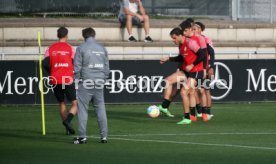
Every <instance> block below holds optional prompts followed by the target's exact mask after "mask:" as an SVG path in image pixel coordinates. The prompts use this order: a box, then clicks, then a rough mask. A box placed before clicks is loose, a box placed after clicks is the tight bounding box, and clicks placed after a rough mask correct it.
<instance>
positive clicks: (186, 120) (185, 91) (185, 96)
mask: <svg viewBox="0 0 276 164" xmlns="http://www.w3.org/2000/svg"><path fill="white" fill-rule="evenodd" d="M180 95H181V98H182V105H183V109H184V117H183V119H182V120H181V121H180V122H178V123H177V124H179V125H183V124H190V123H191V119H190V103H189V87H188V86H187V85H186V84H184V86H183V87H182V88H181V90H180Z"/></svg>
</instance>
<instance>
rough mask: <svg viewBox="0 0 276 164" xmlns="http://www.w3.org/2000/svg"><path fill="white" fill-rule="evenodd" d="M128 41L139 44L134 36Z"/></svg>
mask: <svg viewBox="0 0 276 164" xmlns="http://www.w3.org/2000/svg"><path fill="white" fill-rule="evenodd" d="M128 41H129V42H137V40H136V39H135V38H134V37H133V36H131V37H129V38H128Z"/></svg>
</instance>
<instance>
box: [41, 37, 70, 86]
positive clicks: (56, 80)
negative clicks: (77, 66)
mask: <svg viewBox="0 0 276 164" xmlns="http://www.w3.org/2000/svg"><path fill="white" fill-rule="evenodd" d="M48 56H49V57H50V68H51V73H50V76H51V77H50V80H51V83H52V84H71V83H72V82H73V79H74V65H73V62H72V59H74V56H75V50H74V48H73V47H72V46H71V45H70V44H68V43H66V42H56V43H54V44H52V45H51V46H50V47H49V48H48V49H47V50H46V53H45V57H48Z"/></svg>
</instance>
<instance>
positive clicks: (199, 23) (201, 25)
mask: <svg viewBox="0 0 276 164" xmlns="http://www.w3.org/2000/svg"><path fill="white" fill-rule="evenodd" d="M195 24H196V25H198V26H199V27H200V28H201V31H204V30H205V25H204V24H203V23H201V22H195Z"/></svg>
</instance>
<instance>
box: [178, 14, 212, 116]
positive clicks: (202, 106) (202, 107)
mask: <svg viewBox="0 0 276 164" xmlns="http://www.w3.org/2000/svg"><path fill="white" fill-rule="evenodd" d="M186 22H189V23H190V24H191V26H192V29H193V31H194V34H193V36H194V37H196V38H197V42H198V44H199V45H200V48H201V49H202V50H203V52H204V54H205V55H206V57H205V59H204V61H203V79H201V80H200V81H199V82H203V80H204V79H205V78H206V67H207V55H208V54H207V44H206V41H205V38H204V37H203V36H202V35H201V34H199V33H198V32H197V31H196V30H195V22H194V20H193V19H192V18H187V19H186V20H185V21H183V22H182V23H181V24H180V25H179V26H180V27H181V28H182V29H183V25H185V23H186ZM198 85H200V87H199V88H195V98H196V108H192V109H191V119H192V120H193V121H196V120H197V117H202V119H203V120H204V121H208V118H207V115H206V110H207V107H206V106H207V98H206V93H205V89H204V88H203V86H202V83H199V84H198ZM199 93H200V96H199ZM202 111H203V112H202Z"/></svg>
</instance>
